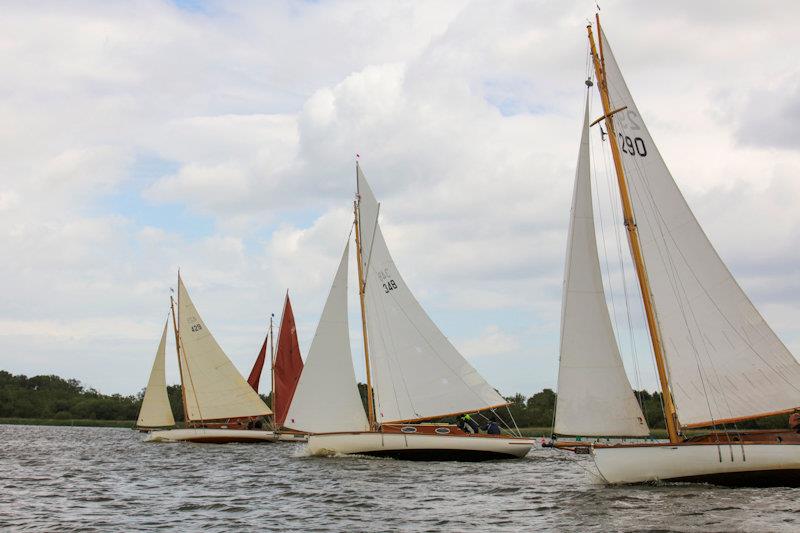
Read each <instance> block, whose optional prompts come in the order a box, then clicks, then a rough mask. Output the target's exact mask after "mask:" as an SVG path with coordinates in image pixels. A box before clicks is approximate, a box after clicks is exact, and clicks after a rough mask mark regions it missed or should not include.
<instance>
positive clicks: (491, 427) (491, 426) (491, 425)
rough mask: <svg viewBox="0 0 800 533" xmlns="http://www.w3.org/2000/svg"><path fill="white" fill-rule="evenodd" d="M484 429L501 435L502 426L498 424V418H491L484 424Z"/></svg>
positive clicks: (490, 433)
mask: <svg viewBox="0 0 800 533" xmlns="http://www.w3.org/2000/svg"><path fill="white" fill-rule="evenodd" d="M483 429H484V430H485V431H486V433H488V434H489V435H499V434H500V426H499V425H497V421H496V420H489V421H488V422H487V423H486V425H485V426H483Z"/></svg>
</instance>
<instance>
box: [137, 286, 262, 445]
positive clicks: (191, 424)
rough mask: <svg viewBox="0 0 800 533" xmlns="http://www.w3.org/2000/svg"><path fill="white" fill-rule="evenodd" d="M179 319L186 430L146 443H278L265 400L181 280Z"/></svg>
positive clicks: (166, 433) (156, 433)
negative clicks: (269, 424) (268, 425)
mask: <svg viewBox="0 0 800 533" xmlns="http://www.w3.org/2000/svg"><path fill="white" fill-rule="evenodd" d="M177 307H178V315H177V318H176V317H175V305H174V302H172V318H173V323H174V327H175V342H176V348H177V353H178V366H179V368H180V375H181V385H182V395H183V398H182V400H183V409H184V414H185V426H186V427H185V428H183V429H170V430H165V431H154V432H152V433H150V435H149V437H148V438H147V441H150V442H159V441H191V442H214V443H222V442H273V441H274V434H273V432H272V431H266V430H263V429H261V428H262V427H265V425H266V421H265V420H264V417H266V416H268V415H271V414H272V411H271V410H270V409H269V407H267V405H266V404H265V403H264V402H263V401H262V400H261V398H260V397H259V396H258V393H256V392H255V391H254V390H253V389H252V388H251V387H250V385H249V384H248V383H247V381H245V379H244V378H243V377H242V376H241V374H239V371H238V370H237V369H236V367H235V366H234V365H233V363H232V362H231V360H230V359H228V357H227V356H226V355H225V352H223V351H222V348H220V346H219V344H217V341H216V340H215V339H214V337H213V335H211V332H210V331H209V329H208V327H207V326H206V324H205V322H203V320H202V319H201V318H200V313H198V311H197V308H195V306H194V304H193V303H192V300H191V298H189V293H188V292H187V290H186V287H185V286H184V284H183V280H182V279H181V277H180V275H179V276H178V304H177Z"/></svg>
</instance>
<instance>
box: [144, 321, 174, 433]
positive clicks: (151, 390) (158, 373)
mask: <svg viewBox="0 0 800 533" xmlns="http://www.w3.org/2000/svg"><path fill="white" fill-rule="evenodd" d="M166 345H167V323H166V322H165V323H164V332H163V333H162V334H161V342H160V343H158V350H157V351H156V359H155V361H153V368H152V370H151V371H150V379H149V380H148V381H147V389H145V391H144V398H143V399H142V407H141V409H140V410H139V419H138V420H137V422H136V425H137V426H138V427H146V428H158V427H167V426H174V425H175V418H174V417H173V416H172V408H171V407H170V405H169V397H168V396H167V379H166V377H165V374H164V359H165V357H164V353H165V351H166Z"/></svg>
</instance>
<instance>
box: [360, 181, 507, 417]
mask: <svg viewBox="0 0 800 533" xmlns="http://www.w3.org/2000/svg"><path fill="white" fill-rule="evenodd" d="M357 173H358V194H359V198H360V199H359V211H360V223H361V226H360V227H361V245H362V252H361V255H362V259H363V261H364V268H365V270H364V272H365V277H366V311H367V312H366V315H367V335H368V338H369V354H370V364H371V366H372V376H373V378H374V379H373V384H374V387H375V392H376V407H377V417H378V421H379V422H396V421H401V420H403V421H405V420H418V419H425V418H434V417H438V416H441V415H445V414H454V413H463V412H470V411H478V410H481V409H486V408H488V407H496V406H500V405H505V404H506V403H507V402H506V401H505V399H503V397H502V396H500V394H498V393H497V391H495V390H494V389H493V388H492V387H491V386H490V385H489V384H488V383H486V381H485V380H484V379H483V378H482V377H481V376H480V374H478V372H477V371H476V370H475V369H474V368H473V367H472V365H470V364H469V363H468V362H467V361H466V360H465V359H464V357H463V356H462V355H461V354H460V353H458V350H456V349H455V347H453V345H452V344H450V341H448V340H447V337H445V336H444V335H443V334H442V332H441V331H440V330H439V328H438V327H436V324H434V323H433V321H432V320H431V319H430V317H428V315H427V314H426V313H425V311H424V310H423V309H422V307H421V306H420V305H419V302H417V300H416V299H415V298H414V295H413V294H411V291H410V290H409V288H408V286H406V284H405V281H403V278H402V277H401V276H400V273H399V272H398V270H397V267H396V266H395V264H394V261H393V260H392V257H391V255H390V254H389V249H388V248H387V246H386V241H385V240H384V238H383V234H382V232H381V228H380V224H379V223H378V210H379V209H378V202H377V201H376V200H375V196H374V195H373V194H372V190H371V189H370V187H369V185H368V184H367V181H366V179H365V178H364V174H363V173H362V172H361V168H360V167H358V170H357Z"/></svg>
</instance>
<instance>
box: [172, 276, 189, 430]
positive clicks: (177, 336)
mask: <svg viewBox="0 0 800 533" xmlns="http://www.w3.org/2000/svg"><path fill="white" fill-rule="evenodd" d="M178 279H179V280H180V274H178ZM169 307H170V310H171V311H172V330H173V331H174V332H175V352H176V353H177V354H178V373H179V374H180V375H181V401H182V402H183V423H184V425H189V410H188V409H187V408H186V389H185V388H184V386H183V365H182V363H181V341H180V334H179V333H178V322H177V320H175V299H174V298H173V297H172V295H171V294H170V295H169Z"/></svg>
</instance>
